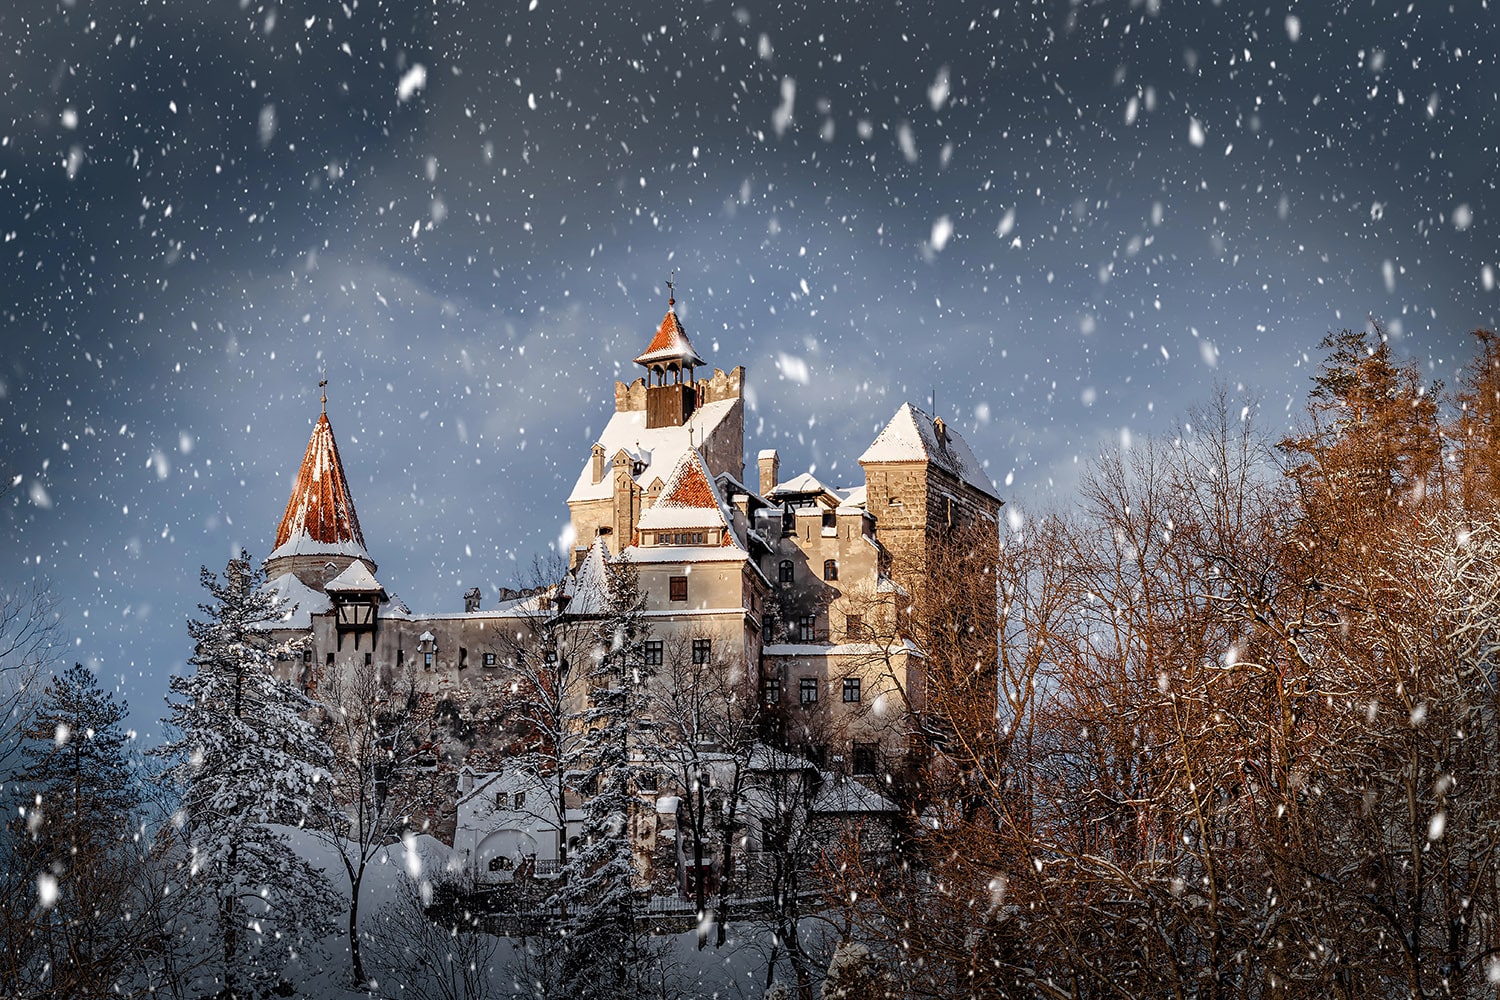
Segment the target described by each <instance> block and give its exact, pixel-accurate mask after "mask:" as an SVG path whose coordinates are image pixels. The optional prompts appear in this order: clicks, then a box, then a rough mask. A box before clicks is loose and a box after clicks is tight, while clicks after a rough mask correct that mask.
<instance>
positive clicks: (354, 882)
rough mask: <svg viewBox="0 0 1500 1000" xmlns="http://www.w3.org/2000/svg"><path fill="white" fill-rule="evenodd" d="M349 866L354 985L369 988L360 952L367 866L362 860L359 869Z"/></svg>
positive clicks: (350, 937) (350, 943)
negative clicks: (361, 890) (362, 892)
mask: <svg viewBox="0 0 1500 1000" xmlns="http://www.w3.org/2000/svg"><path fill="white" fill-rule="evenodd" d="M346 867H348V868H349V966H350V969H351V970H352V971H353V973H354V985H355V986H356V987H358V988H359V989H368V987H369V983H370V977H369V976H367V975H365V964H364V962H363V960H362V959H361V958H360V954H359V886H360V883H361V882H363V881H364V879H365V866H364V863H363V862H361V863H360V866H359V871H358V872H356V871H355V870H354V868H353V867H350V866H348V865H347V863H346Z"/></svg>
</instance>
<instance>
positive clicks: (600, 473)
mask: <svg viewBox="0 0 1500 1000" xmlns="http://www.w3.org/2000/svg"><path fill="white" fill-rule="evenodd" d="M593 474H594V482H595V483H598V482H599V481H601V480H602V479H603V478H604V445H602V444H596V445H594V464H593Z"/></svg>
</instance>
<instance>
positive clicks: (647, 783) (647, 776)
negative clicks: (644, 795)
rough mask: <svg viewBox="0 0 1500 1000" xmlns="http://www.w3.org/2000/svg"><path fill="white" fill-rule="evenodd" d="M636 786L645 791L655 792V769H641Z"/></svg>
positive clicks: (637, 775)
mask: <svg viewBox="0 0 1500 1000" xmlns="http://www.w3.org/2000/svg"><path fill="white" fill-rule="evenodd" d="M635 786H636V788H638V789H640V790H641V791H643V792H654V791H656V789H657V782H656V772H655V771H639V772H637V774H636V778H635Z"/></svg>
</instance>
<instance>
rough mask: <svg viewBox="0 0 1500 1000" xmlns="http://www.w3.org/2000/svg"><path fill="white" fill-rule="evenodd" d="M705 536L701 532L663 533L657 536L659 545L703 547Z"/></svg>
mask: <svg viewBox="0 0 1500 1000" xmlns="http://www.w3.org/2000/svg"><path fill="white" fill-rule="evenodd" d="M703 538H704V534H703V532H701V531H672V532H667V531H663V532H661V533H660V534H658V535H657V536H656V544H658V545H702V544H703Z"/></svg>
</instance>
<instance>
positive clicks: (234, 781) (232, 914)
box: [160, 553, 334, 996]
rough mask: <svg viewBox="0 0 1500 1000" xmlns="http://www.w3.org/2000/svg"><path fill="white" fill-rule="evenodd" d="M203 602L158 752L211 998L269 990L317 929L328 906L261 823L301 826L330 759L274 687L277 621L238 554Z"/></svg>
mask: <svg viewBox="0 0 1500 1000" xmlns="http://www.w3.org/2000/svg"><path fill="white" fill-rule="evenodd" d="M202 580H203V586H204V587H205V588H206V589H207V590H208V592H209V595H210V598H211V600H210V602H209V603H206V604H202V605H199V609H200V610H201V611H202V612H203V615H204V617H203V618H201V619H198V620H196V621H192V622H189V623H188V634H189V635H190V636H191V637H192V639H193V643H194V649H195V652H194V655H193V657H192V658H191V660H190V661H189V662H190V663H191V664H192V665H193V666H194V667H195V670H194V672H193V673H192V674H191V675H188V676H181V677H173V678H172V680H171V688H172V692H173V693H174V694H175V695H176V696H177V697H178V699H179V700H177V701H173V702H170V703H169V705H170V710H171V715H170V719H169V722H170V724H171V725H172V726H173V727H174V728H175V730H176V731H177V732H178V733H179V734H180V735H179V736H178V738H177V739H176V740H174V741H173V742H172V743H170V744H168V745H167V746H165V747H163V748H162V749H161V751H160V752H161V753H162V754H163V755H164V756H166V757H168V758H169V759H171V760H172V761H174V766H173V767H172V769H171V771H170V772H169V774H170V775H171V776H172V777H173V778H174V779H175V780H176V782H177V783H178V784H179V785H180V786H181V787H182V789H183V793H184V794H183V806H184V813H185V816H186V821H187V824H188V840H189V843H190V845H191V853H192V859H191V870H192V872H193V875H192V876H191V881H192V883H193V884H195V885H196V886H197V888H198V889H200V891H202V892H204V893H205V894H206V896H207V897H208V898H209V899H211V901H212V918H213V920H214V921H215V923H216V932H217V935H218V941H219V948H218V951H219V958H220V964H219V974H220V976H221V979H220V982H221V986H222V988H221V991H220V995H221V996H239V995H243V991H245V990H246V989H248V988H249V987H251V986H252V985H253V984H255V983H256V982H259V981H265V980H270V979H274V978H275V977H276V975H277V974H278V973H279V971H280V969H281V967H282V965H283V964H284V962H285V960H286V957H287V953H288V952H289V950H291V949H294V948H296V947H297V944H296V942H297V939H298V932H302V933H304V934H308V935H320V934H322V933H324V932H326V930H327V929H328V913H329V911H330V910H331V909H332V907H333V905H334V896H333V892H332V889H331V887H330V886H329V885H328V882H327V880H326V879H325V878H324V877H323V875H322V874H321V873H320V872H318V871H317V870H315V869H313V868H312V867H311V866H310V865H308V864H307V862H305V861H304V860H302V859H301V858H299V857H298V856H297V855H296V854H295V853H294V852H293V851H292V849H291V848H290V847H289V846H288V844H287V839H286V836H285V835H284V834H283V833H281V832H278V831H277V830H275V829H274V828H273V827H272V826H271V824H283V825H295V826H301V825H303V824H304V823H306V822H308V821H309V820H310V819H311V818H312V813H313V810H314V809H316V808H317V806H316V803H317V801H318V799H319V796H318V791H319V788H318V786H319V785H320V784H321V783H322V782H324V781H327V780H328V778H329V772H328V765H329V760H330V754H329V750H328V746H327V744H326V743H324V742H323V740H322V739H321V738H320V737H319V735H318V732H317V730H316V728H315V727H314V726H313V724H312V723H311V722H309V721H308V719H307V718H306V717H305V716H304V714H303V713H305V712H307V711H309V710H310V709H311V708H313V704H312V702H311V701H310V700H309V699H308V698H307V697H305V696H304V695H303V694H302V693H301V692H299V691H297V690H296V689H295V688H294V687H293V686H292V685H291V684H289V683H287V682H286V681H283V680H279V679H277V678H276V676H275V674H274V672H273V668H274V666H275V662H276V658H277V655H278V653H285V652H286V647H285V646H278V645H277V644H276V643H274V642H273V641H272V640H271V637H270V636H269V635H268V634H267V632H266V631H265V628H264V625H265V623H267V622H270V621H272V620H274V619H275V618H277V617H279V615H278V611H279V609H278V607H277V601H276V599H275V598H274V597H273V595H272V594H271V593H270V592H269V591H267V590H266V589H264V586H263V584H264V577H263V575H262V573H261V572H260V571H259V570H255V569H252V567H251V563H250V558H249V556H248V554H244V553H242V554H241V556H240V558H239V559H238V560H236V561H233V562H231V563H230V564H229V567H228V569H227V571H226V572H225V578H224V579H223V580H222V581H221V580H220V579H219V578H218V577H217V576H216V575H215V574H213V573H211V572H210V571H209V570H208V569H207V568H205V569H204V570H203V572H202Z"/></svg>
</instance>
